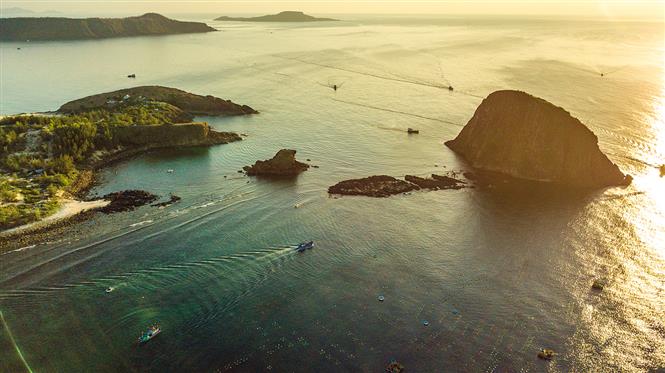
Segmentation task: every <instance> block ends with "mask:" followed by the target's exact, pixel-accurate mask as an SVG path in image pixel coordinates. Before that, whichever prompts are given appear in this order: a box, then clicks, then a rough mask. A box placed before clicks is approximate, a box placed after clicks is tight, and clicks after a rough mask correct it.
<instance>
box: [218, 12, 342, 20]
mask: <svg viewBox="0 0 665 373" xmlns="http://www.w3.org/2000/svg"><path fill="white" fill-rule="evenodd" d="M215 21H236V22H320V21H338V20H337V19H332V18H317V17H312V16H310V15H307V14H305V13H303V12H297V11H285V12H280V13H278V14H269V15H265V16H260V17H248V18H245V17H227V16H222V17H218V18H215Z"/></svg>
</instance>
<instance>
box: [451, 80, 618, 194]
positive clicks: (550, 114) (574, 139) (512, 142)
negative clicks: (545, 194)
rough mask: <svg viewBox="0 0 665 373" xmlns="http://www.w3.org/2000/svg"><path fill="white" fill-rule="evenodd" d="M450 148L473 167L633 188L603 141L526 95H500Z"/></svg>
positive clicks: (485, 102) (523, 176) (570, 182)
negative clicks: (600, 143) (605, 150)
mask: <svg viewBox="0 0 665 373" xmlns="http://www.w3.org/2000/svg"><path fill="white" fill-rule="evenodd" d="M446 145H447V146H448V147H449V148H451V149H452V150H454V151H455V152H456V153H458V154H460V155H461V156H462V157H464V158H465V159H466V161H467V162H469V163H470V164H471V165H472V166H473V167H475V168H477V169H481V170H486V171H492V172H498V173H503V174H506V175H509V176H512V177H516V178H521V179H528V180H535V181H543V182H552V183H557V184H562V185H567V186H572V187H583V188H598V187H605V186H612V185H624V184H627V183H630V176H626V175H624V174H623V173H621V171H620V170H619V168H618V167H617V166H616V165H615V164H614V163H612V162H611V161H610V160H609V159H608V158H607V156H606V155H605V154H603V153H602V152H601V151H600V148H599V147H598V138H597V137H596V135H594V134H593V132H591V131H590V130H589V129H588V128H587V127H586V126H584V124H582V123H581V122H580V121H579V120H578V119H576V118H574V117H572V116H571V115H570V113H568V112H567V111H565V110H564V109H562V108H560V107H558V106H555V105H553V104H551V103H549V102H547V101H545V100H543V99H541V98H537V97H534V96H531V95H529V94H527V93H525V92H520V91H509V90H506V91H497V92H494V93H492V94H490V95H489V96H488V97H487V98H485V99H484V100H483V102H482V103H481V104H480V106H478V108H477V109H476V112H475V113H474V115H473V117H472V118H471V120H470V121H469V122H468V123H467V124H466V126H465V127H464V128H463V129H462V131H461V132H460V133H459V135H458V136H457V137H456V138H455V139H454V140H451V141H447V142H446Z"/></svg>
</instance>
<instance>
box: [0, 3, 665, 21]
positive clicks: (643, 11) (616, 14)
mask: <svg viewBox="0 0 665 373" xmlns="http://www.w3.org/2000/svg"><path fill="white" fill-rule="evenodd" d="M15 7H16V8H22V9H25V10H28V11H32V12H36V13H43V12H58V13H61V14H62V15H87V16H104V15H135V14H141V13H146V12H158V13H167V14H205V13H211V14H220V15H222V14H268V13H276V12H280V11H285V10H297V11H303V12H305V13H310V14H314V15H317V14H318V15H324V14H350V15H352V14H358V15H362V14H382V15H383V14H385V15H413V16H416V15H436V16H440V15H460V16H461V15H478V16H492V15H495V16H511V15H514V16H519V15H524V16H577V17H593V18H605V19H609V20H611V19H625V18H643V19H651V20H658V19H659V20H663V19H664V17H665V16H664V12H665V5H664V3H663V2H662V1H649V0H643V1H629V0H618V1H617V0H614V1H603V0H594V1H568V0H543V1H500V0H473V1H460V0H453V1H445V0H444V1H415V2H406V1H349V0H327V1H315V2H304V1H247V2H238V1H230V2H227V1H210V0H208V1H198V0H197V1H150V0H147V1H136V2H128V1H124V0H115V1H101V0H88V1H85V2H83V1H75V0H74V1H59V0H37V1H3V2H2V3H1V4H0V8H1V9H9V8H15Z"/></svg>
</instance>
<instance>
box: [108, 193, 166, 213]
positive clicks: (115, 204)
mask: <svg viewBox="0 0 665 373" xmlns="http://www.w3.org/2000/svg"><path fill="white" fill-rule="evenodd" d="M103 199H105V200H109V201H111V203H110V204H108V205H106V206H104V207H102V208H101V209H99V211H101V212H103V213H105V214H112V213H114V212H123V211H131V210H134V209H135V208H137V207H140V206H143V205H147V204H149V203H152V202H154V201H156V200H157V196H156V195H154V194H152V193H148V192H146V191H144V190H124V191H122V192H114V193H109V194H107V195H105V196H104V197H103Z"/></svg>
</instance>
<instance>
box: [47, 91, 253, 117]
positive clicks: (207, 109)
mask: <svg viewBox="0 0 665 373" xmlns="http://www.w3.org/2000/svg"><path fill="white" fill-rule="evenodd" d="M128 100H129V101H131V102H139V103H140V102H141V101H156V102H165V103H167V104H170V105H173V106H175V107H176V108H178V109H180V110H182V111H184V112H185V113H187V114H188V115H189V120H191V118H193V116H194V115H212V116H231V115H246V114H256V113H258V111H256V110H254V109H252V108H251V107H249V106H247V105H238V104H236V103H234V102H232V101H231V100H223V99H221V98H218V97H214V96H201V95H197V94H193V93H189V92H185V91H183V90H180V89H176V88H169V87H162V86H141V87H134V88H126V89H121V90H118V91H113V92H106V93H100V94H96V95H92V96H88V97H84V98H81V99H78V100H74V101H70V102H68V103H66V104H64V105H62V106H61V107H60V109H58V111H59V112H61V113H80V112H85V111H90V110H95V109H100V108H101V109H109V108H112V106H110V105H115V103H116V102H119V101H128ZM185 119H186V118H185Z"/></svg>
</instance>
